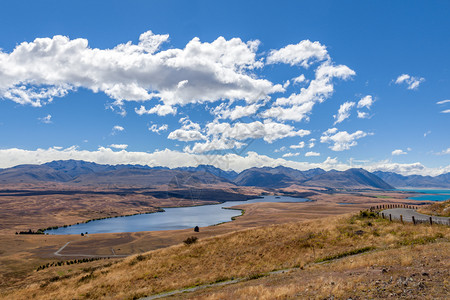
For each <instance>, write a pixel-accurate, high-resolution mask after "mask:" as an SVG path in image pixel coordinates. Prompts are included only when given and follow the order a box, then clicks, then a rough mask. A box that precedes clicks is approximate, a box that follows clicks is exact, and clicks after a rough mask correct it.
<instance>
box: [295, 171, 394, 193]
mask: <svg viewBox="0 0 450 300" xmlns="http://www.w3.org/2000/svg"><path fill="white" fill-rule="evenodd" d="M303 184H304V185H310V186H320V187H329V188H349V189H364V188H368V187H370V188H376V189H382V190H389V189H393V186H391V185H389V184H388V183H386V182H384V181H383V180H382V179H381V178H379V177H378V176H376V175H374V174H372V173H370V172H368V171H366V170H364V169H348V170H346V171H342V172H341V171H336V170H331V171H329V172H326V173H323V174H319V175H316V176H314V177H312V178H311V179H309V180H307V181H305V182H303Z"/></svg>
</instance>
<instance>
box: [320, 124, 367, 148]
mask: <svg viewBox="0 0 450 300" xmlns="http://www.w3.org/2000/svg"><path fill="white" fill-rule="evenodd" d="M367 135H368V133H366V132H364V131H361V130H358V131H355V132H354V133H348V132H347V131H339V132H338V131H337V128H330V129H328V130H327V131H325V132H324V133H323V134H322V136H321V137H320V142H321V143H331V144H332V145H331V146H330V147H329V148H330V149H331V150H333V151H343V150H348V149H350V147H353V146H356V145H357V144H358V143H357V142H356V140H358V139H360V138H363V137H365V136H367Z"/></svg>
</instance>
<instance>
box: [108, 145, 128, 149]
mask: <svg viewBox="0 0 450 300" xmlns="http://www.w3.org/2000/svg"><path fill="white" fill-rule="evenodd" d="M109 147H111V148H115V149H120V150H125V149H127V148H128V145H127V144H111V145H109Z"/></svg>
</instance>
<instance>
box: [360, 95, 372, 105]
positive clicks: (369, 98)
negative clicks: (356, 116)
mask: <svg viewBox="0 0 450 300" xmlns="http://www.w3.org/2000/svg"><path fill="white" fill-rule="evenodd" d="M373 102H374V100H373V98H372V96H370V95H367V96H365V97H363V98H361V100H359V101H358V106H357V107H358V108H363V107H366V108H370V107H371V106H372V104H373Z"/></svg>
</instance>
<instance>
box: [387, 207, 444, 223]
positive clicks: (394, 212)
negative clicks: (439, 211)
mask: <svg viewBox="0 0 450 300" xmlns="http://www.w3.org/2000/svg"><path fill="white" fill-rule="evenodd" d="M381 213H383V214H384V217H385V218H386V217H387V218H389V215H391V217H392V219H393V220H400V215H402V217H403V221H405V222H412V217H413V216H414V219H415V220H416V221H418V222H430V217H431V219H432V220H433V223H436V224H446V225H450V218H448V217H435V216H429V215H424V214H421V213H418V212H416V211H415V210H414V209H409V208H391V209H386V210H383V211H381V212H380V214H381Z"/></svg>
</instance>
